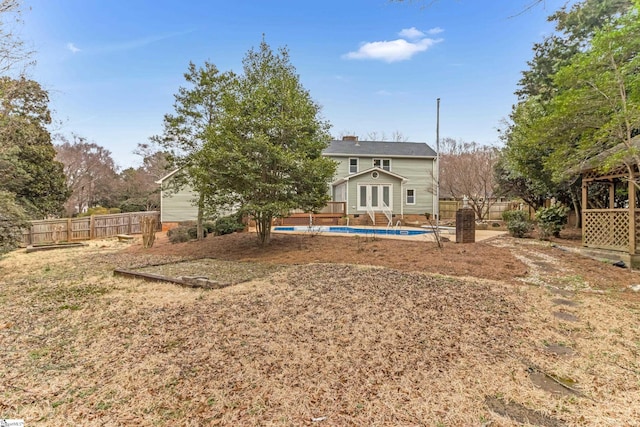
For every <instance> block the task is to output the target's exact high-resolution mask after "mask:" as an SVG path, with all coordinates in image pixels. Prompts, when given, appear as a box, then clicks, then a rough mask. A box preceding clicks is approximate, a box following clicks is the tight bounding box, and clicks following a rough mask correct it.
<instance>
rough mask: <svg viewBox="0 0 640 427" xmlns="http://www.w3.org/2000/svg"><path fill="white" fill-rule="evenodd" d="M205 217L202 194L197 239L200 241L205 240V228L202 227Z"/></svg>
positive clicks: (199, 204) (201, 196)
mask: <svg viewBox="0 0 640 427" xmlns="http://www.w3.org/2000/svg"><path fill="white" fill-rule="evenodd" d="M203 217H204V194H203V193H200V196H199V197H198V219H197V224H196V237H197V239H198V240H202V239H204V227H203V226H202V222H203Z"/></svg>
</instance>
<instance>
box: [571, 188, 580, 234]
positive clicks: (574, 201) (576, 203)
mask: <svg viewBox="0 0 640 427" xmlns="http://www.w3.org/2000/svg"><path fill="white" fill-rule="evenodd" d="M571 204H572V205H573V212H574V213H575V214H576V225H575V227H574V228H582V214H581V211H582V210H581V209H580V202H579V201H578V198H577V197H576V195H575V194H574V193H573V191H571Z"/></svg>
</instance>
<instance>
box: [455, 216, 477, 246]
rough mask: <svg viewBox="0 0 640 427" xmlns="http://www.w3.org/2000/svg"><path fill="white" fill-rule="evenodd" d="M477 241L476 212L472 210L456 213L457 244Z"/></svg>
mask: <svg viewBox="0 0 640 427" xmlns="http://www.w3.org/2000/svg"><path fill="white" fill-rule="evenodd" d="M475 241H476V214H475V212H474V211H473V209H470V208H462V209H458V210H457V211H456V243H474V242H475Z"/></svg>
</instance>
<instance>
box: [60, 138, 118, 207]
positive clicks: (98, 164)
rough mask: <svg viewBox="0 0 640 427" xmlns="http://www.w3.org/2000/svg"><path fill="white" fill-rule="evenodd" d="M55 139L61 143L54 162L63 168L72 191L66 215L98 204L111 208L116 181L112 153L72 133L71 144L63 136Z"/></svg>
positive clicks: (115, 169)
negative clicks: (56, 161)
mask: <svg viewBox="0 0 640 427" xmlns="http://www.w3.org/2000/svg"><path fill="white" fill-rule="evenodd" d="M57 139H58V140H59V141H62V143H60V144H58V145H56V152H57V156H56V159H57V160H58V161H59V162H61V163H62V164H63V165H64V173H65V175H66V177H67V184H68V186H69V190H70V191H71V197H70V198H69V200H68V201H67V205H66V210H67V214H68V215H73V214H76V213H81V212H84V211H86V209H88V208H91V207H95V206H98V205H101V206H104V207H110V206H109V205H111V204H112V203H113V201H114V199H115V197H114V195H115V191H114V189H115V188H116V185H117V180H118V176H117V168H116V165H115V163H114V161H113V158H112V157H111V152H110V151H109V150H107V149H105V148H104V147H101V146H100V145H98V144H96V143H95V142H87V140H86V139H85V138H83V137H81V136H78V135H75V134H74V135H72V140H71V141H69V140H68V139H67V138H66V137H64V136H62V135H57Z"/></svg>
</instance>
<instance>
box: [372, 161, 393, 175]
mask: <svg viewBox="0 0 640 427" xmlns="http://www.w3.org/2000/svg"><path fill="white" fill-rule="evenodd" d="M373 167H374V168H380V169H384V170H386V171H389V172H391V159H373Z"/></svg>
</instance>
